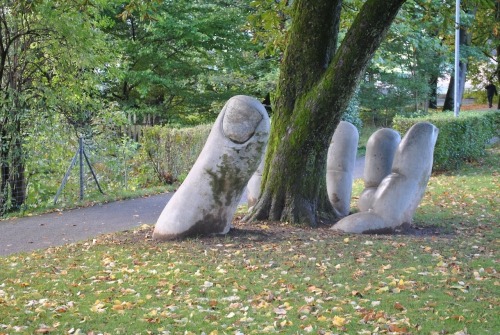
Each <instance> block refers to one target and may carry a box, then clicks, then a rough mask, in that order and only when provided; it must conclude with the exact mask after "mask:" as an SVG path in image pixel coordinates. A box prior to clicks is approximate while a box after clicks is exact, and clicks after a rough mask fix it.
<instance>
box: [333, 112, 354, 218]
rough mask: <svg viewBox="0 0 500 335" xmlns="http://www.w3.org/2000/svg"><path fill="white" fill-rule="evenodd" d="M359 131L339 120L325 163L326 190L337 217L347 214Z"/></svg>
mask: <svg viewBox="0 0 500 335" xmlns="http://www.w3.org/2000/svg"><path fill="white" fill-rule="evenodd" d="M358 140H359V133H358V130H357V129H356V127H355V126H354V125H352V124H351V123H349V122H346V121H340V123H339V125H338V126H337V128H336V129H335V132H334V133H333V136H332V140H331V142H330V147H329V148H328V156H327V163H326V190H327V193H328V199H329V200H330V203H331V204H332V206H333V210H334V213H335V215H336V216H337V217H344V216H346V215H349V209H350V203H351V193H352V183H353V180H354V167H355V165H356V152H357V148H358Z"/></svg>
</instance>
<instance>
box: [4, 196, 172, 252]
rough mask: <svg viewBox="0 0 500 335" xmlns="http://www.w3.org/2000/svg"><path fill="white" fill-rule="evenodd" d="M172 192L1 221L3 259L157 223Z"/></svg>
mask: <svg viewBox="0 0 500 335" xmlns="http://www.w3.org/2000/svg"><path fill="white" fill-rule="evenodd" d="M171 196H172V193H164V194H159V195H154V196H149V197H144V198H138V199H131V200H122V201H116V202H110V203H107V204H102V205H95V206H92V207H86V208H78V209H72V210H67V211H62V212H55V213H48V214H42V215H37V216H31V217H23V218H18V219H10V220H3V221H0V256H5V255H9V254H13V253H16V252H22V251H32V250H36V249H42V248H47V247H50V246H59V245H63V244H67V243H73V242H78V241H82V240H85V239H88V238H91V237H94V236H97V235H100V234H105V233H112V232H117V231H123V230H127V229H130V228H133V227H137V226H140V225H141V224H155V223H156V220H157V219H158V217H159V216H160V213H161V211H162V210H163V208H164V207H165V204H166V203H167V202H168V200H169V199H170V197H171Z"/></svg>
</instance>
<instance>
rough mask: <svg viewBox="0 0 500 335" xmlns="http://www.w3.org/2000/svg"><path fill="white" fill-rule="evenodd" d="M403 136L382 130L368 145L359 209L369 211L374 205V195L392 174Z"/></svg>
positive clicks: (375, 134)
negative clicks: (363, 185)
mask: <svg viewBox="0 0 500 335" xmlns="http://www.w3.org/2000/svg"><path fill="white" fill-rule="evenodd" d="M399 142H401V136H400V135H399V133H398V132H397V131H395V130H393V129H389V128H382V129H379V130H377V131H376V132H374V133H373V134H372V135H371V136H370V138H369V139H368V142H367V143H366V155H365V168H364V171H363V179H364V181H365V189H364V190H363V192H362V193H361V195H360V196H359V200H358V208H359V210H360V211H367V210H368V209H370V208H371V206H372V203H373V195H374V194H375V192H376V191H377V188H378V186H379V185H380V183H381V182H382V180H383V179H384V178H385V177H386V176H387V175H389V174H390V173H391V169H392V162H393V160H394V154H395V153H396V149H397V148H398V145H399Z"/></svg>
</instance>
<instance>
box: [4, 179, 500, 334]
mask: <svg viewBox="0 0 500 335" xmlns="http://www.w3.org/2000/svg"><path fill="white" fill-rule="evenodd" d="M442 178H448V176H444V175H439V176H433V177H432V178H431V179H432V180H431V185H438V184H439V185H440V186H439V187H440V189H439V190H437V191H435V190H432V188H431V191H430V193H429V194H428V195H426V198H425V199H424V204H423V206H422V208H420V209H419V212H418V213H417V216H416V223H417V227H414V230H413V231H410V233H406V234H397V235H371V236H368V235H341V234H338V233H336V232H333V231H331V230H328V229H326V228H324V227H322V228H318V229H308V228H299V227H293V226H290V225H287V224H283V223H273V222H261V223H257V224H253V225H249V224H243V223H240V222H238V221H235V223H234V225H235V229H233V230H232V231H231V232H230V233H229V234H228V235H227V236H214V237H204V238H195V239H187V240H184V241H172V242H168V243H156V242H153V241H152V240H151V231H152V227H151V226H148V225H143V226H141V227H138V228H137V229H135V230H131V231H128V232H123V233H118V234H108V235H103V236H100V237H97V238H95V239H93V240H90V241H87V242H85V243H78V244H71V245H67V246H63V247H57V248H50V249H47V250H43V251H38V252H33V253H29V254H16V255H12V256H8V257H4V258H0V269H1V271H0V316H1V317H0V334H39V333H41V334H86V335H90V334H92V335H95V334H212V335H215V334H262V333H279V334H433V335H437V334H474V335H476V334H497V333H498V331H499V329H500V321H499V319H498V314H499V299H498V287H499V286H500V278H499V275H498V246H499V237H498V236H499V235H498V228H499V227H498V221H499V220H498V211H497V209H496V208H493V207H494V203H493V202H491V201H484V200H481V201H479V200H477V202H474V200H476V199H479V198H481V193H482V192H486V191H487V193H488V194H487V195H486V198H489V199H495V197H497V196H498V195H494V194H493V195H492V193H495V191H494V189H493V188H492V186H491V184H494V183H497V182H498V175H492V176H490V177H489V178H490V182H491V183H490V186H488V185H487V184H488V183H486V182H484V180H478V181H475V183H476V184H479V183H482V184H483V186H481V187H479V188H478V189H479V191H475V190H471V191H468V194H470V195H471V196H462V195H460V194H454V195H453V199H454V200H453V201H455V202H456V203H457V204H458V203H459V202H464V203H465V204H466V205H465V206H462V207H460V206H457V207H450V208H449V211H450V212H447V211H448V207H441V206H440V205H439V204H440V202H441V201H442V200H441V199H440V198H441V196H440V197H435V196H434V193H433V192H438V193H440V194H446V193H445V192H450V190H452V189H453V188H456V187H457V185H458V184H457V182H456V178H452V179H450V180H448V181H446V180H445V181H443V180H442ZM485 178H486V177H485ZM463 182H464V181H463V180H461V181H460V182H459V183H463ZM432 183H433V184H432ZM493 186H494V185H493ZM484 187H486V191H485V189H484ZM464 189H467V188H466V187H464ZM474 192H476V193H474ZM477 192H480V193H477ZM455 193H457V192H455ZM458 193H459V192H458ZM446 206H448V205H446ZM474 206H478V207H474ZM464 209H466V211H464ZM438 212H445V213H444V214H443V217H447V220H449V221H447V222H449V224H450V225H451V227H442V226H440V224H439V222H437V221H436V219H434V214H436V213H438ZM465 212H467V213H469V212H470V214H469V215H468V216H463V215H462V214H463V213H465ZM422 220H425V222H423V221H422ZM424 223H428V225H425V224H424ZM417 228H420V229H417ZM422 228H424V229H422ZM442 231H445V233H444V234H443V233H441V232H442Z"/></svg>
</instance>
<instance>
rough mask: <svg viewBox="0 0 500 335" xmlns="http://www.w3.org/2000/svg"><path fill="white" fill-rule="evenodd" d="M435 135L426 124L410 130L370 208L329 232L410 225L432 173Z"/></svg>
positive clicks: (375, 230) (377, 230)
mask: <svg viewBox="0 0 500 335" xmlns="http://www.w3.org/2000/svg"><path fill="white" fill-rule="evenodd" d="M438 132H439V131H438V129H437V128H436V127H435V126H434V125H432V124H431V123H428V122H420V123H417V124H415V125H414V126H413V127H412V128H410V130H409V131H408V132H407V134H406V135H405V136H404V138H403V140H402V141H401V143H400V144H399V146H398V149H397V150H396V153H395V156H394V162H393V164H392V172H391V173H390V174H389V175H388V176H386V177H385V178H384V179H383V180H382V182H381V183H380V185H379V186H378V188H377V191H376V192H375V194H374V195H373V203H372V206H371V208H369V209H368V210H367V211H363V212H360V213H356V214H353V215H351V216H348V217H345V218H343V219H342V220H340V221H339V222H338V223H337V224H335V225H334V226H333V227H332V229H334V230H340V231H344V232H348V233H387V232H392V231H394V229H395V228H397V227H399V226H402V225H404V224H410V223H411V220H412V218H413V214H414V213H415V210H416V208H417V206H418V204H419V203H420V201H421V200H422V197H423V195H424V193H425V189H426V187H427V182H428V181H429V178H430V175H431V172H432V162H433V154H434V146H435V144H436V140H437V136H438Z"/></svg>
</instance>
